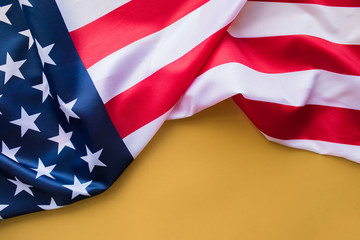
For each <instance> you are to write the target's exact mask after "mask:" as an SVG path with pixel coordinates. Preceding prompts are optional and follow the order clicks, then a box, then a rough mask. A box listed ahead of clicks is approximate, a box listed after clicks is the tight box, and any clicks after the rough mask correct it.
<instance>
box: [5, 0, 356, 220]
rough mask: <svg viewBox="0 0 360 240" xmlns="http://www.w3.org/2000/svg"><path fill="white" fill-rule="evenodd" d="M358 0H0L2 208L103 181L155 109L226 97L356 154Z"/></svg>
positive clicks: (319, 143)
mask: <svg viewBox="0 0 360 240" xmlns="http://www.w3.org/2000/svg"><path fill="white" fill-rule="evenodd" d="M359 24H360V2H359V1H355V0H332V1H327V0H297V1H285V0H278V1H247V2H246V1H245V0H210V1H208V0H188V1H187V0H172V1H168V0H152V1H149V0H132V1H129V0H117V1H113V0H77V1H72V0H56V1H54V0H19V1H16V0H3V1H1V3H0V36H1V42H0V96H1V98H0V112H1V115H0V126H1V128H0V141H1V146H0V147H1V155H0V216H1V217H0V218H1V219H2V218H9V217H12V216H16V215H20V214H25V213H29V212H34V211H39V210H49V209H54V208H58V207H62V206H65V205H67V204H70V203H72V202H74V201H78V200H81V199H83V198H86V197H89V196H93V195H96V194H98V193H101V192H102V191H104V190H106V189H107V188H108V187H109V186H110V185H111V184H112V183H113V182H114V181H115V180H116V178H117V177H118V176H119V175H120V174H121V173H122V172H123V171H124V170H125V168H126V167H127V166H128V165H129V164H130V163H131V161H132V160H133V158H135V157H136V156H137V155H138V154H139V152H140V151H141V150H142V149H143V148H144V147H145V145H146V144H147V143H148V142H149V141H150V139H151V138H152V137H153V135H154V134H155V133H156V131H157V130H158V129H159V128H160V126H161V125H162V123H163V122H164V121H165V120H167V119H176V118H183V117H187V116H191V115H193V114H195V113H196V112H199V111H201V110H202V109H205V108H207V107H209V106H212V105H214V104H216V103H218V102H220V101H222V100H224V99H226V98H230V97H233V98H234V100H235V102H236V103H237V104H238V105H239V107H240V108H241V109H242V110H243V111H244V112H245V113H246V114H247V116H248V117H249V118H250V119H251V120H252V122H253V123H254V124H255V125H256V126H257V127H258V129H259V130H260V131H261V132H262V133H263V134H264V135H265V137H267V138H268V139H269V140H271V141H275V142H279V143H281V144H285V145H288V146H292V147H296V148H303V149H308V150H311V151H315V152H319V153H323V154H331V155H336V156H341V157H345V158H348V159H350V160H353V161H360V154H359V152H360V151H359V149H358V148H359V145H360V124H358V123H359V122H360V114H359V113H360V112H359V110H358V109H360V105H359V104H358V103H360V101H359V100H360V99H359V98H358V95H359V94H358V92H360V91H359V90H358V88H359V89H360V84H359V83H358V82H359V81H360V78H359V75H360V70H359V69H360V68H359V66H360V46H359V44H360V30H358V29H359V27H358V25H359Z"/></svg>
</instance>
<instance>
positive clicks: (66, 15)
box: [56, 0, 130, 31]
mask: <svg viewBox="0 0 360 240" xmlns="http://www.w3.org/2000/svg"><path fill="white" fill-rule="evenodd" d="M128 2H130V0H56V4H57V5H58V7H59V9H60V12H61V15H62V17H63V19H64V22H65V25H66V27H67V28H68V30H69V31H73V30H75V29H78V28H80V27H82V26H85V25H86V24H88V23H91V22H92V21H94V20H96V19H98V18H100V17H102V16H104V15H106V14H107V13H109V12H111V11H113V10H114V9H116V8H118V7H120V6H122V5H124V4H125V3H128Z"/></svg>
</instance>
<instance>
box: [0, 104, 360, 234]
mask: <svg viewBox="0 0 360 240" xmlns="http://www.w3.org/2000/svg"><path fill="white" fill-rule="evenodd" d="M359 226H360V165H359V164H356V163H353V162H350V161H347V160H344V159H340V158H336V157H329V156H321V155H318V154H315V153H310V152H306V151H302V150H296V149H291V148H287V147H283V146H280V145H277V144H275V143H271V142H268V141H267V140H266V139H265V138H264V137H263V136H262V135H261V134H260V133H259V132H258V131H257V130H256V129H255V127H254V126H253V125H252V124H251V123H250V122H249V120H248V119H247V118H246V117H245V116H244V114H243V113H242V112H241V111H240V110H238V108H237V106H236V105H235V104H234V103H233V102H232V101H231V100H227V101H225V102H223V103H220V104H218V105H216V106H215V107H212V108H210V109H208V110H205V111H203V112H201V113H199V114H197V115H195V116H194V117H191V118H189V119H183V120H176V121H169V122H167V123H165V125H164V126H163V127H162V128H161V129H160V131H159V132H158V133H157V135H156V136H155V138H154V139H153V140H152V141H151V142H150V144H149V145H148V146H147V147H146V148H145V150H144V151H143V152H142V153H141V154H140V156H139V157H138V158H137V159H136V160H135V161H134V162H133V163H132V164H131V166H130V167H129V168H128V169H127V170H126V171H125V172H124V174H123V175H122V176H121V177H120V178H119V179H118V181H117V182H116V183H115V184H114V185H113V186H112V187H111V188H110V189H109V190H108V191H106V192H105V193H103V194H101V195H99V196H96V197H93V198H90V199H87V200H84V201H81V202H79V203H76V204H73V205H71V206H67V207H65V208H62V209H58V210H53V211H47V212H39V213H33V214H29V215H25V216H20V217H16V218H12V219H7V220H4V221H2V222H0V239H4V240H5V239H6V240H12V239H15V240H17V239H19V240H20V239H21V240H25V239H26V240H28V239H37V240H41V239H126V240H132V239H139V240H140V239H142V240H143V239H147V240H148V239H157V240H163V239H164V240H165V239H166V240H169V239H171V240H173V239H197V240H198V239H206V240H210V239H216V240H218V239H246V240H251V239H255V240H260V239H261V240H263V239H266V240H271V239H276V240H282V239H284V240H285V239H286V240H288V239H292V240H297V239H299V240H300V239H301V240H304V239H306V240H310V239H317V240H318V239H326V240H331V239H341V240H349V239H360V227H359Z"/></svg>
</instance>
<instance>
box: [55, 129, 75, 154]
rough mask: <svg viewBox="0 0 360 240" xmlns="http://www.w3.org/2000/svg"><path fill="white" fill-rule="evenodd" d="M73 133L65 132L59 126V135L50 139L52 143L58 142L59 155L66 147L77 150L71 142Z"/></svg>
mask: <svg viewBox="0 0 360 240" xmlns="http://www.w3.org/2000/svg"><path fill="white" fill-rule="evenodd" d="M72 134H73V132H67V133H66V132H65V131H64V130H63V129H62V128H61V126H60V125H59V135H57V136H55V137H52V138H49V140H50V141H53V142H57V143H58V144H59V145H58V154H59V153H60V152H61V151H62V150H63V148H64V147H66V146H67V147H69V148H72V149H75V147H74V145H73V144H72V142H71V141H70V138H71V136H72Z"/></svg>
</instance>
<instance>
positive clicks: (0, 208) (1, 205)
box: [0, 204, 9, 220]
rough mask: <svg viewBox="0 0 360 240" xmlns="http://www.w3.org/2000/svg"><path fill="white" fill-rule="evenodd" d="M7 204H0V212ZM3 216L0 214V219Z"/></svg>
mask: <svg viewBox="0 0 360 240" xmlns="http://www.w3.org/2000/svg"><path fill="white" fill-rule="evenodd" d="M8 206H9V205H7V204H0V212H1V211H2V210H4V209H5V208H7V207H8ZM2 219H3V218H2V217H1V216H0V220H2Z"/></svg>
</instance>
